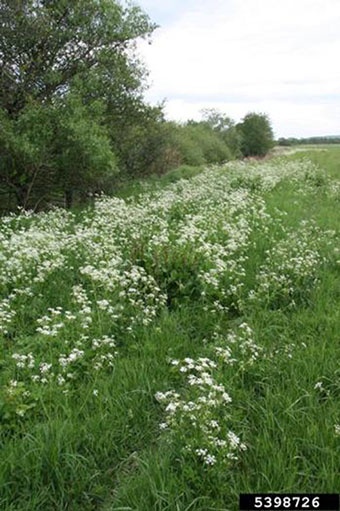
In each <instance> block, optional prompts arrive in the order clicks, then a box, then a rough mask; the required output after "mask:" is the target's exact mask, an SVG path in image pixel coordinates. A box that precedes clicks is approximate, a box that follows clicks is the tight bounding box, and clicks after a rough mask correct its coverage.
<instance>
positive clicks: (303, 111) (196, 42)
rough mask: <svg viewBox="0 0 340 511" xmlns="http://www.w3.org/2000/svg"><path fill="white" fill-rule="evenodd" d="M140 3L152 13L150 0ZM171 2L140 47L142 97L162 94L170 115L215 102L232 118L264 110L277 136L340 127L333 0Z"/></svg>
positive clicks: (338, 7)
mask: <svg viewBox="0 0 340 511" xmlns="http://www.w3.org/2000/svg"><path fill="white" fill-rule="evenodd" d="M139 3H140V4H141V5H142V7H144V8H145V10H146V11H147V12H148V7H149V12H150V14H151V16H152V10H153V8H155V5H156V3H155V0H140V2H139ZM176 3H177V2H175V4H173V3H172V5H173V10H172V12H171V15H170V11H167V12H168V13H169V19H170V21H169V23H165V24H164V23H163V28H160V29H158V31H156V33H155V35H154V37H153V43H152V45H151V46H149V45H146V44H141V46H140V49H141V53H142V55H143V56H144V59H145V61H146V63H147V65H148V67H149V69H150V72H151V74H150V78H151V82H152V86H151V89H150V91H149V92H148V94H147V98H148V99H150V100H151V101H153V102H156V101H160V100H162V99H163V98H164V97H165V98H167V99H168V106H167V111H168V112H169V116H171V117H172V118H178V119H186V118H190V117H197V115H198V112H199V110H200V108H202V107H204V106H215V107H217V108H221V109H222V110H223V109H224V110H225V111H226V112H227V113H228V114H229V115H234V116H235V117H236V118H239V117H242V116H243V115H244V114H245V113H247V111H249V110H256V111H265V112H267V113H268V114H269V116H270V117H271V118H272V120H273V125H274V128H275V131H276V132H277V135H278V136H281V135H290V134H292V135H301V136H303V135H311V134H318V133H324V134H327V133H328V132H329V133H339V132H340V123H339V119H340V115H339V114H340V112H339V103H340V101H339V100H340V70H339V66H338V65H337V61H338V58H339V57H338V56H339V54H340V31H339V26H340V1H339V0H275V1H274V0H209V1H207V0H204V1H203V0H196V1H195V2H193V1H191V0H189V1H187V2H185V1H183V2H182V3H181V7H179V4H178V5H176ZM152 4H154V5H152ZM160 5H162V6H163V7H164V9H165V11H166V10H167V9H168V10H169V5H171V2H170V0H169V1H168V0H163V1H162V2H161V3H160V2H159V3H158V10H160V7H159V6H160ZM176 12H177V17H176V16H175V14H176ZM329 130H330V131H329Z"/></svg>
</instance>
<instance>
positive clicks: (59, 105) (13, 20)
mask: <svg viewBox="0 0 340 511" xmlns="http://www.w3.org/2000/svg"><path fill="white" fill-rule="evenodd" d="M124 5H125V4H124ZM0 23H1V27H2V28H1V34H0V124H1V130H0V155H1V157H0V196H1V199H2V200H1V209H2V210H3V211H4V210H5V211H8V210H15V209H16V208H17V207H19V208H23V209H26V210H30V209H31V210H34V211H37V210H43V209H47V208H48V207H50V206H51V205H55V204H57V205H60V206H67V207H70V206H71V205H72V204H73V203H74V201H75V200H76V201H77V202H79V201H82V200H84V199H86V198H87V197H88V196H89V195H91V194H94V193H97V192H102V191H105V193H111V192H112V191H113V190H115V188H116V183H117V174H118V173H119V174H120V179H122V178H123V179H124V178H126V177H136V176H145V175H148V174H163V173H165V172H167V171H169V170H170V169H174V168H176V167H178V166H180V165H183V164H184V165H193V166H197V165H203V164H208V163H221V162H224V161H228V160H231V159H235V158H238V157H240V156H242V155H245V156H249V155H264V154H266V152H267V151H268V149H269V148H270V147H271V144H270V143H269V141H268V139H267V138H268V135H269V134H270V130H269V131H268V130H267V131H266V130H265V131H266V133H264V129H265V126H264V125H265V124H266V122H267V121H266V119H265V117H263V116H258V115H256V114H255V115H254V114H250V115H248V116H247V117H246V118H245V119H244V121H243V123H242V124H241V125H239V126H235V123H234V122H233V121H232V120H231V119H230V118H229V117H227V116H226V115H224V114H221V113H219V112H217V111H215V110H206V111H205V112H204V116H203V120H202V121H201V122H193V121H189V122H187V123H185V124H183V125H180V124H177V123H173V122H167V121H166V120H165V118H164V113H163V106H162V105H159V106H157V107H151V106H150V105H148V104H146V103H145V101H144V98H143V92H144V89H145V77H146V74H147V73H146V70H145V69H144V67H143V65H142V63H141V62H139V60H138V58H137V56H136V51H135V50H136V41H137V40H138V39H139V38H142V37H144V38H145V37H149V36H150V35H151V34H152V32H153V30H154V29H155V25H154V24H153V23H152V22H151V21H150V20H149V18H148V17H147V15H146V14H145V13H144V12H143V11H142V10H141V9H139V8H138V7H136V6H132V5H130V4H128V6H127V7H124V6H123V4H121V3H120V2H119V0H110V1H108V0H74V1H72V2H69V1H67V0H39V1H37V0H1V1H0ZM249 122H250V125H249V128H248V124H249ZM251 123H253V124H251ZM254 123H255V124H254ZM249 129H250V131H249ZM257 130H258V133H257ZM254 137H255V138H256V141H255V138H254ZM252 144H253V145H252Z"/></svg>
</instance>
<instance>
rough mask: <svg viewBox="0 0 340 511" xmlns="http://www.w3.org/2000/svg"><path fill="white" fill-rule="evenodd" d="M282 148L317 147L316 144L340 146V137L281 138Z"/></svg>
mask: <svg viewBox="0 0 340 511" xmlns="http://www.w3.org/2000/svg"><path fill="white" fill-rule="evenodd" d="M277 143H278V145H280V146H295V145H315V144H327V145H329V144H340V136H339V137H337V136H332V137H309V138H294V137H289V138H284V137H281V138H279V139H278V141H277Z"/></svg>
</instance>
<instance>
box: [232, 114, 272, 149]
mask: <svg viewBox="0 0 340 511" xmlns="http://www.w3.org/2000/svg"><path fill="white" fill-rule="evenodd" d="M237 128H238V131H239V133H240V134H241V137H242V142H241V150H242V153H243V155H244V156H265V155H266V154H267V153H268V151H269V150H270V149H271V148H272V147H273V146H274V135H273V130H272V127H271V123H270V120H269V118H268V116H267V115H266V114H257V113H249V114H247V115H246V116H245V117H244V119H243V120H242V122H241V123H240V124H238V126H237Z"/></svg>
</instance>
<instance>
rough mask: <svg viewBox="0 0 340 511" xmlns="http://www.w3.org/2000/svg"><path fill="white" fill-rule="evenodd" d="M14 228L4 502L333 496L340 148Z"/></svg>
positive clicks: (183, 508)
mask: <svg viewBox="0 0 340 511" xmlns="http://www.w3.org/2000/svg"><path fill="white" fill-rule="evenodd" d="M200 170H201V169H196V170H194V171H190V170H188V169H187V170H185V169H184V170H182V171H177V172H175V173H172V174H170V175H168V176H167V177H166V178H163V179H159V180H152V181H150V182H144V183H142V184H139V185H138V186H135V187H131V188H130V189H129V190H126V191H125V192H124V191H123V192H121V193H120V197H113V198H101V199H98V200H97V201H96V203H95V205H94V206H93V207H90V208H88V209H87V210H85V211H81V212H66V211H62V210H55V211H51V212H48V213H44V214H39V215H31V214H22V215H20V216H9V217H5V218H2V219H1V227H0V339H1V348H0V349H1V358H0V360H1V385H2V387H1V395H0V407H1V408H0V409H1V429H0V438H1V447H2V455H1V460H0V509H1V510H3V511H40V510H41V511H62V510H63V511H66V510H67V511H75V510H77V511H78V510H79V511H80V510H82V511H90V510H91V511H92V510H101V511H114V510H115V511H118V510H121V511H123V510H124V511H128V510H130V511H166V510H167V511H189V510H190V511H206V510H215V511H217V510H220V511H222V510H236V509H237V508H238V494H239V493H240V492H269V491H271V492H337V491H338V490H339V480H340V464H339V456H340V362H339V361H340V306H339V305H340V243H339V241H340V240H339V237H340V207H339V206H340V149H339V148H330V149H327V150H322V151H311V152H301V153H296V154H294V155H291V156H286V157H281V158H274V159H271V160H267V161H263V162H247V163H244V162H232V163H229V164H227V165H225V166H222V167H216V168H210V169H207V170H204V171H202V172H201V171H200Z"/></svg>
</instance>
